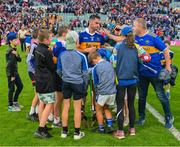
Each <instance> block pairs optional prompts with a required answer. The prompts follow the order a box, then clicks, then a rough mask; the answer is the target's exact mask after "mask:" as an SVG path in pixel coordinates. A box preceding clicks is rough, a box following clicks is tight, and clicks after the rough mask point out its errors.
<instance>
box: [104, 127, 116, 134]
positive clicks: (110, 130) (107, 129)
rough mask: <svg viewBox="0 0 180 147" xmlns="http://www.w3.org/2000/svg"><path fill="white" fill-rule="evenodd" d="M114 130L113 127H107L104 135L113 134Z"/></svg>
mask: <svg viewBox="0 0 180 147" xmlns="http://www.w3.org/2000/svg"><path fill="white" fill-rule="evenodd" d="M114 131H115V130H114V128H113V127H107V128H106V133H108V134H111V133H113V132H114Z"/></svg>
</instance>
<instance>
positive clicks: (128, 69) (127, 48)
mask: <svg viewBox="0 0 180 147" xmlns="http://www.w3.org/2000/svg"><path fill="white" fill-rule="evenodd" d="M121 34H122V35H123V36H124V37H125V40H123V41H122V43H120V44H118V45H117V46H116V48H117V66H116V74H117V79H118V86H117V97H116V104H117V118H118V127H119V129H118V130H117V132H115V133H114V136H115V137H116V138H118V139H123V138H125V134H124V130H123V122H124V113H123V111H124V110H123V107H124V97H125V92H126V90H127V101H128V109H129V127H130V128H129V134H130V135H135V128H134V123H135V108H134V100H135V94H136V87H137V86H136V85H137V82H138V51H137V49H136V47H135V45H134V42H135V41H134V36H133V33H132V29H131V28H130V27H128V26H126V27H124V28H123V29H122V31H121ZM127 61H128V62H127Z"/></svg>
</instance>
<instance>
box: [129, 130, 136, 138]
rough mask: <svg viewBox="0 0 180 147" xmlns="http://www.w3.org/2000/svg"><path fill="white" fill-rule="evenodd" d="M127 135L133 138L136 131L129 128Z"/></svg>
mask: <svg viewBox="0 0 180 147" xmlns="http://www.w3.org/2000/svg"><path fill="white" fill-rule="evenodd" d="M129 135H130V136H135V135H136V130H135V128H130V129H129Z"/></svg>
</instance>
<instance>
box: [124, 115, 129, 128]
mask: <svg viewBox="0 0 180 147" xmlns="http://www.w3.org/2000/svg"><path fill="white" fill-rule="evenodd" d="M128 124H129V118H128V117H125V118H124V124H123V125H124V127H126V126H128Z"/></svg>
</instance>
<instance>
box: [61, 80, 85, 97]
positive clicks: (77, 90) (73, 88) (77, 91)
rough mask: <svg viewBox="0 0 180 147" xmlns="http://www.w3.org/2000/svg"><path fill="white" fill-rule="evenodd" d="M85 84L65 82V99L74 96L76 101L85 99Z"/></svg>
mask: <svg viewBox="0 0 180 147" xmlns="http://www.w3.org/2000/svg"><path fill="white" fill-rule="evenodd" d="M84 91H85V87H84V84H73V83H68V82H64V81H63V86H62V92H63V97H64V99H70V98H71V97H72V96H73V99H74V100H80V99H82V98H83V97H84V93H85V92H84Z"/></svg>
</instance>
